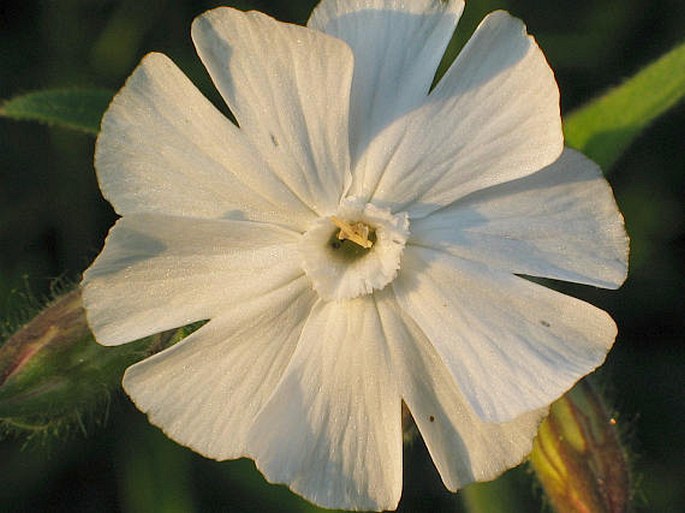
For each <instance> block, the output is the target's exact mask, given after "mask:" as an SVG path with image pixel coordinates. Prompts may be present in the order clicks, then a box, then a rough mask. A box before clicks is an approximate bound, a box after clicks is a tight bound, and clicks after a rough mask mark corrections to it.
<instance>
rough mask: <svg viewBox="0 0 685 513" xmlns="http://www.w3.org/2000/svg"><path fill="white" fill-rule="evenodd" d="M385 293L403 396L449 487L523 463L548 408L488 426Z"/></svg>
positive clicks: (383, 306)
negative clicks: (469, 404)
mask: <svg viewBox="0 0 685 513" xmlns="http://www.w3.org/2000/svg"><path fill="white" fill-rule="evenodd" d="M386 291H388V289H386ZM386 291H384V292H382V293H380V294H377V295H376V297H377V298H379V297H380V296H381V295H384V296H386V297H385V298H383V299H382V300H379V301H378V309H379V312H380V316H381V320H382V322H383V329H384V331H385V332H386V335H387V339H388V341H389V344H390V346H391V348H392V353H393V361H394V368H395V370H396V375H397V376H398V379H399V380H400V387H401V388H400V392H401V394H402V398H403V399H404V401H405V403H406V404H407V406H408V408H409V410H410V411H411V413H412V416H413V418H414V421H415V422H416V425H417V426H418V428H419V431H420V432H421V436H422V437H423V439H424V441H425V443H426V446H427V447H428V451H429V452H430V454H431V457H432V458H433V461H434V462H435V466H436V467H437V469H438V471H439V472H440V475H441V477H442V480H443V482H444V483H445V486H447V488H449V489H450V490H452V491H457V489H459V488H461V487H463V486H465V485H467V484H469V483H471V482H473V481H487V480H490V479H494V478H495V477H497V476H498V475H499V474H501V473H502V472H504V471H505V470H507V469H509V468H511V467H513V466H515V465H517V464H519V463H520V462H521V461H523V459H524V458H525V457H526V455H528V454H529V453H530V451H531V448H532V444H533V438H534V437H535V433H536V432H537V428H538V424H539V422H540V420H541V419H542V417H543V416H544V415H545V414H546V413H547V408H543V409H541V410H534V411H532V412H528V413H525V414H524V415H522V416H520V417H517V418H516V419H514V420H512V421H509V422H504V423H487V422H483V421H482V420H481V419H480V418H478V416H477V415H476V414H475V413H474V412H473V410H472V409H471V408H470V407H469V406H468V403H467V401H466V400H465V399H464V396H463V394H462V393H461V392H460V391H459V388H458V387H457V384H456V383H455V381H454V378H453V377H452V376H451V375H450V373H449V371H448V370H447V367H445V364H444V363H443V362H442V360H441V359H440V357H439V355H438V353H437V352H436V350H435V348H434V347H433V345H432V344H431V343H430V342H429V340H428V339H427V338H426V336H425V335H424V334H423V333H422V332H421V330H420V329H419V328H418V327H417V326H416V324H415V323H414V322H413V321H412V320H411V319H410V318H408V317H407V315H406V314H404V313H403V312H401V310H400V309H399V308H398V307H397V306H396V304H395V299H394V296H393V294H392V293H387V292H386ZM388 292H389V291H388Z"/></svg>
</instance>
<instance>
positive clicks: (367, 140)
mask: <svg viewBox="0 0 685 513" xmlns="http://www.w3.org/2000/svg"><path fill="white" fill-rule="evenodd" d="M463 7H464V2H463V1H458V0H455V1H438V0H414V1H412V2H409V1H406V0H351V1H350V0H324V1H323V2H322V3H321V4H320V5H319V6H318V7H317V8H316V9H315V11H314V13H313V14H312V16H311V18H310V20H309V23H308V27H306V28H305V27H299V26H294V25H288V24H284V23H279V22H277V21H275V20H273V19H271V18H269V17H268V16H265V15H263V14H260V13H257V12H249V13H243V12H240V11H237V10H234V9H229V8H219V9H216V10H213V11H209V12H207V13H205V14H204V15H202V16H200V17H199V18H197V19H196V20H195V22H194V23H193V28H192V36H193V41H194V42H195V46H196V48H197V52H198V54H199V55H200V58H201V59H202V61H203V63H204V65H205V66H206V68H207V70H208V71H209V75H210V76H211V78H212V80H213V82H214V84H215V85H216V87H217V88H218V90H219V92H220V93H221V95H222V97H223V99H224V100H225V101H226V103H227V105H228V106H229V108H230V109H231V111H232V113H233V114H234V115H235V118H236V120H237V122H238V124H239V127H238V126H236V125H235V124H233V123H231V121H229V120H228V118H227V117H226V116H224V115H223V114H222V113H221V112H220V111H219V110H218V109H217V108H215V107H214V106H213V105H212V104H211V103H210V102H209V101H207V100H206V99H205V98H204V97H203V96H202V94H201V93H200V92H198V90H197V89H196V88H195V87H194V86H193V85H192V84H191V83H190V82H189V80H188V79H187V78H186V77H185V76H184V75H183V73H182V72H181V71H179V69H178V68H177V67H176V66H175V65H174V64H173V63H172V62H171V61H170V60H169V59H168V58H167V57H165V56H163V55H160V54H150V55H148V56H147V57H145V59H144V60H143V62H142V63H141V64H140V66H139V67H138V68H137V69H136V70H135V72H134V73H133V75H132V76H131V77H130V78H129V80H128V81H127V83H126V85H125V86H124V88H123V89H122V90H121V91H120V92H119V94H118V95H117V96H116V98H115V99H114V101H113V102H112V105H111V106H110V108H109V110H108V112H107V114H106V115H105V117H104V120H103V123H102V131H101V134H100V137H99V139H98V142H97V148H96V155H95V165H96V168H97V173H98V179H99V181H100V186H101V188H102V191H103V194H104V195H105V197H106V198H107V199H108V200H109V201H110V202H111V203H112V205H113V206H114V208H115V209H116V211H117V212H118V213H119V214H120V215H121V216H122V217H121V219H120V220H119V221H118V222H117V224H116V226H115V227H114V228H113V229H112V231H111V233H110V234H109V236H108V238H107V242H106V245H105V248H104V250H103V251H102V253H101V254H100V256H99V257H98V258H97V260H96V261H95V263H94V264H93V265H92V267H91V268H90V269H89V270H88V271H87V272H86V274H85V278H84V282H83V287H84V291H83V292H84V300H85V304H86V308H87V311H88V318H89V321H90V324H91V327H92V329H93V331H94V333H95V335H96V336H97V339H98V341H99V342H100V343H102V344H105V345H117V344H122V343H125V342H128V341H131V340H134V339H138V338H140V337H144V336H146V335H150V334H153V333H157V332H160V331H163V330H168V329H171V328H175V327H178V326H181V325H185V324H188V323H192V322H194V321H198V320H203V319H209V322H208V323H207V324H206V325H204V326H203V327H202V328H201V329H200V330H198V331H197V332H195V333H194V334H192V335H191V336H189V337H188V338H187V339H185V340H184V341H182V342H180V343H179V344H177V345H175V346H173V347H171V348H170V349H167V350H165V351H163V352H162V353H159V354H157V355H155V356H153V357H151V358H148V359H147V360H144V361H143V362H141V363H138V364H136V365H134V366H132V367H131V368H129V369H128V371H127V372H126V375H125V377H124V387H125V389H126V391H127V392H128V394H129V395H130V396H131V397H132V398H133V400H134V401H135V403H136V404H137V406H138V407H139V408H140V409H141V410H143V411H144V412H146V413H147V414H148V416H149V418H150V420H151V422H152V423H154V424H156V425H157V426H159V427H161V428H162V429H163V430H164V432H165V433H166V434H167V435H168V436H170V437H171V438H173V439H174V440H176V441H178V442H179V443H181V444H184V445H187V446H189V447H191V448H193V449H194V450H196V451H198V452H199V453H201V454H203V455H205V456H208V457H211V458H216V459H219V460H223V459H230V458H238V457H242V456H248V457H250V458H253V459H254V460H255V461H256V464H257V466H258V468H259V469H260V470H261V471H262V472H263V473H264V475H265V476H266V477H267V479H269V480H270V481H272V482H279V483H285V484H287V485H288V486H289V487H290V488H291V489H292V490H294V491H295V492H297V493H299V494H301V495H303V496H304V497H306V498H307V499H309V500H311V501H313V502H315V503H317V504H320V505H323V506H327V507H343V508H349V509H376V510H379V509H393V508H395V507H396V505H397V503H398V500H399V498H400V495H401V486H402V427H401V420H400V417H401V404H402V401H404V402H405V403H406V405H407V406H408V408H409V410H410V411H411V413H412V415H413V417H414V420H415V421H416V424H417V426H418V428H419V431H420V433H421V435H422V436H423V439H424V440H425V442H426V445H427V447H428V450H429V451H430V454H431V456H432V458H433V461H434V462H435V465H436V466H437V468H438V470H439V472H440V475H441V476H442V479H443V481H444V483H445V485H446V486H447V487H448V488H449V489H450V490H456V489H457V488H459V487H461V486H463V485H465V484H467V483H469V482H471V481H474V480H486V479H491V478H494V477H495V476H497V475H498V474H499V473H501V472H502V471H503V470H505V469H506V468H509V467H511V466H514V465H516V464H517V463H519V462H520V461H521V460H522V459H523V458H524V456H525V455H526V454H527V453H528V451H529V450H530V447H531V441H532V438H533V436H534V434H535V431H536V427H537V423H538V421H539V419H540V417H541V416H542V415H543V414H544V412H545V407H546V406H547V405H549V404H550V402H552V401H553V400H555V399H556V398H557V397H559V396H560V395H561V394H562V393H563V392H564V391H566V390H567V389H568V388H570V387H571V386H572V385H573V384H574V383H575V382H576V381H577V380H578V379H579V378H580V377H581V376H583V375H585V374H586V373H588V372H590V371H591V370H593V369H594V368H595V367H596V366H597V365H599V364H601V362H602V361H603V360H604V358H605V355H606V353H607V351H608V349H609V348H610V346H611V345H612V343H613V341H614V338H615V335H616V328H615V325H614V323H613V321H612V320H611V318H610V317H609V316H608V315H607V314H606V313H605V312H603V311H601V310H598V309H597V308H595V307H593V306H591V305H588V304H586V303H584V302H582V301H579V300H577V299H574V298H571V297H568V296H565V295H562V294H560V293H558V292H555V291H552V290H550V289H547V288H545V287H543V286H541V285H538V284H535V283H533V282H531V281H530V280H527V279H524V278H522V277H520V275H527V276H536V277H546V278H552V279H557V280H566V281H572V282H577V283H583V284H589V285H594V286H599V287H607V288H616V287H618V286H619V285H620V284H621V283H622V282H623V280H624V278H625V274H626V260H627V238H626V235H625V232H624V229H623V223H622V219H621V216H620V214H619V212H618V210H617V208H616V205H615V202H614V199H613V196H612V193H611V191H610V189H609V186H608V185H607V183H606V182H605V180H604V179H603V178H602V176H601V173H600V170H599V169H598V168H597V166H596V165H594V164H593V163H592V162H591V161H589V160H588V159H586V158H585V157H583V156H582V155H580V154H578V153H576V152H574V151H572V150H564V149H563V137H562V131H561V119H560V114H559V98H558V91H557V86H556V83H555V80H554V76H553V74H552V71H551V70H550V68H549V66H548V65H547V63H546V61H545V58H544V56H543V55H542V53H541V51H540V49H539V48H538V47H537V45H536V44H535V41H534V40H533V39H532V38H531V37H530V36H528V35H527V34H526V31H525V27H524V26H523V24H522V23H521V22H520V21H518V20H516V19H515V18H512V17H511V16H509V15H508V14H506V13H504V12H495V13H493V14H490V15H489V16H487V17H486V18H485V20H484V21H483V22H482V23H481V24H480V26H479V27H478V29H477V30H476V32H475V34H474V36H473V37H472V38H471V40H470V41H469V42H468V44H467V45H466V47H465V48H464V49H463V51H462V52H461V53H460V55H459V56H458V58H457V59H456V61H455V62H454V63H453V64H452V66H451V67H450V69H449V71H447V73H446V74H445V76H444V77H443V78H442V79H441V80H440V82H439V83H438V84H437V85H436V86H435V88H434V89H432V90H431V83H432V81H433V78H434V74H435V70H436V68H437V66H438V63H439V61H440V59H441V57H442V55H443V52H444V50H445V47H446V45H447V43H448V41H449V39H450V36H451V34H452V32H453V30H454V27H455V25H456V22H457V19H458V18H459V16H460V14H461V11H462V9H463Z"/></svg>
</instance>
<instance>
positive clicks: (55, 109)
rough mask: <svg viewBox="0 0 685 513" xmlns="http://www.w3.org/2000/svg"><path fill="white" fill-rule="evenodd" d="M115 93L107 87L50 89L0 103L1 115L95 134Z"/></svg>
mask: <svg viewBox="0 0 685 513" xmlns="http://www.w3.org/2000/svg"><path fill="white" fill-rule="evenodd" d="M112 96H113V93H112V92H111V91H107V90H104V89H48V90H45V91H34V92H31V93H27V94H24V95H21V96H15V97H14V98H12V99H10V100H6V101H5V102H3V104H2V105H0V116H2V117H6V118H11V119H17V120H24V121H37V122H39V123H44V124H47V125H55V126H61V127H65V128H71V129H73V130H79V131H82V132H86V133H88V134H92V135H96V134H97V133H98V131H99V130H100V119H101V118H102V114H104V112H105V110H106V109H107V106H108V105H109V102H110V101H111V100H112Z"/></svg>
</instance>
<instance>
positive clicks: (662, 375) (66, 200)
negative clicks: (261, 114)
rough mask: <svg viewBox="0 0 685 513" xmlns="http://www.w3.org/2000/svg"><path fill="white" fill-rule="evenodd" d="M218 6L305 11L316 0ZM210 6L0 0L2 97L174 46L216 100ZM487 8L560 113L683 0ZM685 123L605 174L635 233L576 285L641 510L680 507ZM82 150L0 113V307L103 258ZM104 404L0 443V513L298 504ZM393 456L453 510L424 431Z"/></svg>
mask: <svg viewBox="0 0 685 513" xmlns="http://www.w3.org/2000/svg"><path fill="white" fill-rule="evenodd" d="M227 3H228V4H229V5H233V6H236V7H239V8H241V9H248V8H256V9H259V10H262V11H265V12H267V13H269V14H271V15H274V16H276V17H277V18H279V19H281V20H285V21H294V22H297V23H303V22H304V21H305V20H306V18H307V16H308V14H309V12H310V11H311V8H312V6H313V5H314V3H315V2H312V1H310V0H307V1H293V0H281V1H275V0H274V1H267V0H262V1H254V2H248V1H245V2H227ZM216 5H220V4H219V3H218V2H210V1H191V0H183V1H170V0H123V1H119V2H115V1H107V0H53V1H48V0H45V1H39V0H32V1H29V0H2V2H1V3H0V99H2V98H8V97H11V96H13V95H17V94H21V93H23V92H27V91H31V90H35V89H41V88H49V87H58V86H85V87H90V86H97V87H105V88H110V89H112V90H116V89H118V88H119V87H120V86H121V84H122V83H123V81H124V80H125V78H126V76H127V75H128V74H129V73H130V72H131V70H132V69H133V68H134V67H135V65H136V64H137V62H138V61H139V59H140V58H141V57H142V56H143V55H144V54H145V53H147V52H149V51H152V50H155V51H161V52H164V53H166V54H168V55H169V56H171V57H172V58H173V59H174V60H175V61H176V62H177V63H178V64H179V66H180V67H181V68H182V69H184V70H185V71H186V72H187V73H188V74H189V75H191V77H193V79H194V81H195V82H196V83H197V84H198V85H199V86H200V87H201V88H203V90H204V91H205V92H207V94H209V95H210V96H212V95H213V96H212V98H213V99H216V93H213V92H211V88H210V86H209V82H208V79H207V77H206V74H205V73H204V71H203V70H202V68H201V65H200V64H199V61H198V60H197V59H196V57H195V54H194V51H193V49H192V44H191V41H190V36H189V31H190V22H191V20H192V19H193V17H194V16H196V15H197V14H199V13H201V12H202V11H204V10H206V9H208V8H211V7H214V6H216ZM497 8H504V9H507V10H509V11H510V12H512V13H513V14H515V15H516V16H519V17H520V18H522V19H523V20H524V21H525V22H526V24H527V25H528V29H529V31H530V32H531V33H532V34H534V35H535V36H536V38H537V40H538V41H539V43H540V45H541V46H542V48H543V50H544V51H545V53H546V56H547V58H548V60H549V61H550V63H551V65H552V67H553V68H554V70H555V72H556V75H557V79H558V82H559V85H560V89H561V97H562V108H563V111H564V112H570V111H572V110H573V109H574V108H576V107H578V106H579V105H581V104H582V103H583V102H584V101H587V100H588V99H590V98H592V97H593V96H595V95H597V94H599V93H601V92H602V91H604V90H605V89H607V88H609V87H610V86H612V85H615V84H618V83H620V82H621V81H622V80H624V79H625V78H628V77H630V76H631V75H632V74H633V73H635V72H636V71H638V70H639V69H640V68H641V67H642V66H644V65H645V64H647V63H648V62H650V61H651V60H653V59H655V58H657V57H658V56H659V55H661V54H662V53H664V52H666V51H667V50H669V49H670V48H672V47H673V46H674V45H676V44H677V43H679V42H682V40H683V38H684V36H685V2H683V1H682V0H651V1H649V2H647V1H645V0H593V1H590V0H555V1H554V2H542V1H534V0H528V1H526V0H510V1H494V0H492V1H486V0H482V1H480V0H470V2H469V5H468V6H467V8H466V14H465V16H464V18H463V22H462V25H461V26H460V27H461V29H462V32H461V33H460V34H461V35H460V36H459V37H458V38H459V40H463V39H464V37H465V34H468V33H469V32H470V31H472V30H473V28H474V27H475V25H476V24H477V22H478V21H479V20H480V19H481V18H482V16H483V15H484V14H485V13H486V12H488V11H491V10H494V9H497ZM684 127H685V108H684V107H683V105H682V104H681V105H680V106H679V107H677V108H676V109H674V110H673V111H671V112H670V113H668V114H667V115H666V116H664V117H663V118H661V119H659V120H658V121H657V122H656V123H654V125H653V126H652V127H651V128H650V129H649V130H647V131H646V132H645V133H644V134H643V135H642V136H640V137H639V138H638V140H637V141H636V142H635V143H634V144H633V146H632V147H631V148H630V150H629V151H628V152H627V153H626V154H625V155H624V156H623V157H622V158H621V159H620V161H619V162H618V163H617V164H616V165H615V166H614V167H613V168H612V169H608V170H606V172H607V176H608V179H609V181H610V182H611V183H612V185H613V187H614V190H615V193H616V197H617V200H618V203H619V205H620V207H621V209H622V211H623V213H624V215H625V218H626V224H627V227H628V232H629V234H630V236H631V240H632V242H631V272H630V276H629V278H628V281H627V282H626V284H625V285H624V286H623V288H621V289H620V290H619V291H618V292H607V291H600V290H594V289H588V288H578V291H577V293H578V295H579V296H580V297H583V298H585V299H588V300H590V301H591V302H593V303H595V304H597V305H598V306H600V307H602V308H605V309H607V310H608V311H609V312H611V313H612V315H613V316H614V318H615V319H616V321H617V323H618V326H619V337H618V340H617V343H616V346H615V348H614V350H612V352H611V353H610V355H609V359H608V362H607V364H606V365H605V367H604V368H603V369H602V371H601V375H600V379H601V381H602V382H603V383H604V385H605V386H606V388H607V389H608V390H609V395H610V398H611V402H612V404H613V406H614V408H615V409H616V411H617V412H618V417H617V418H618V420H619V425H620V426H621V430H622V432H623V434H624V438H625V441H626V442H627V443H628V445H629V453H630V455H631V463H632V465H633V468H634V473H635V483H634V492H635V494H636V500H635V504H636V510H637V511H643V512H673V513H678V512H682V511H685V485H684V483H685V427H684V426H685V400H684V399H685V397H684V396H685V349H684V346H683V333H684V328H685V315H684V314H685V308H684V299H683V291H684V287H683V282H684V277H685V273H684V270H685V267H684V266H683V261H684V260H685V239H684V237H683V234H684V232H685V224H684V222H683V220H684V216H683V205H684V204H685V202H683V199H684V195H685V193H684V191H685V184H684V176H685V163H684V162H685V160H684V159H683V157H682V155H683V151H684V150H685V144H683V142H684V138H683V132H684V130H683V128H684ZM92 155H93V138H91V137H89V136H86V135H81V134H77V133H74V132H71V131H67V130H63V129H57V128H47V127H44V126H39V125H35V124H31V123H19V122H13V121H9V120H5V119H0V318H12V317H16V316H17V315H18V313H17V312H18V310H21V306H17V305H21V304H22V301H24V299H23V298H24V296H25V295H27V293H28V291H31V292H32V293H33V294H34V295H36V296H37V297H43V296H45V295H47V294H48V292H49V289H50V285H51V283H52V282H53V281H54V279H56V278H60V279H67V280H72V281H77V280H78V276H79V274H80V273H81V272H82V271H83V269H85V268H86V267H87V266H88V264H89V262H90V261H91V260H92V259H93V258H94V257H95V255H96V254H97V253H98V251H99V249H100V247H101V245H102V241H103V239H104V236H105V234H106V232H107V229H108V227H109V226H110V225H111V224H112V223H113V221H114V219H115V216H114V214H113V212H112V210H111V209H110V207H109V205H108V204H107V203H106V202H105V201H104V200H103V199H102V198H101V196H100V194H99V191H98V188H97V184H96V181H95V177H94V172H93V169H92ZM574 292H575V291H574ZM109 412H110V413H109V416H108V419H107V420H106V422H103V423H102V424H103V425H102V426H98V425H89V426H88V428H87V430H86V434H84V433H81V432H78V431H76V432H72V433H70V434H65V435H64V436H63V437H62V438H60V439H59V440H58V441H56V442H54V441H53V442H49V443H47V444H45V445H43V444H38V445H36V444H29V446H28V447H26V448H25V449H23V450H22V448H21V447H22V441H21V440H20V439H14V438H10V439H8V440H6V441H4V442H2V443H0V512H5V511H6V512H24V511H26V512H29V511H31V512H33V511H55V512H57V511H98V512H115V511H124V512H138V511H141V512H143V511H164V512H172V511H178V512H186V511H202V512H205V511H264V510H266V511H270V510H274V511H276V510H281V509H288V510H293V511H306V510H307V508H308V506H307V505H306V504H305V503H304V502H301V501H297V500H294V499H293V498H292V497H291V495H290V493H289V492H287V491H285V490H284V489H282V488H277V487H270V486H266V485H264V484H263V481H262V479H261V478H260V477H259V475H258V474H257V473H256V472H255V471H254V470H253V466H252V464H251V463H249V462H247V461H239V462H230V463H222V464H219V463H216V462H209V461H206V460H204V459H202V458H201V457H199V456H196V455H194V454H192V453H190V452H189V451H186V450H185V449H183V448H180V447H178V446H176V445H174V444H173V443H171V442H169V441H167V440H166V439H165V438H164V437H163V436H161V435H159V434H158V432H157V431H156V430H155V429H153V428H150V427H148V426H147V424H146V422H145V420H144V418H143V416H142V415H140V414H138V413H137V412H136V411H134V409H133V408H132V407H131V406H130V405H129V404H128V402H127V401H126V400H125V399H124V398H121V397H115V398H113V401H112V404H111V405H110V408H109ZM405 467H408V469H407V472H409V473H410V474H411V475H409V476H408V478H407V484H406V485H405V501H404V502H403V505H402V507H403V508H404V510H405V511H409V510H417V509H418V508H419V506H420V505H423V506H424V507H426V508H428V507H429V505H430V507H433V508H434V509H433V510H438V509H443V510H445V511H459V510H460V508H461V506H460V504H459V500H458V499H455V498H454V497H452V496H449V495H443V494H442V492H441V488H440V485H439V483H436V478H435V475H434V471H433V470H432V469H431V466H430V465H428V464H427V463H426V461H425V455H424V454H423V452H422V450H421V447H420V444H419V445H415V446H413V447H412V448H410V449H409V450H408V452H407V461H406V463H405ZM509 479H510V480H512V481H513V482H516V483H519V482H520V488H521V489H522V492H521V495H522V497H521V498H519V500H520V501H521V502H512V506H511V511H512V512H516V511H524V512H528V511H539V510H541V508H542V506H541V505H540V498H539V492H536V491H535V489H534V486H533V485H532V484H531V482H530V479H529V478H528V476H527V474H526V473H525V472H523V471H517V472H515V473H513V474H511V475H510V476H509ZM431 501H432V502H431ZM141 505H143V506H141ZM145 505H147V506H145ZM428 510H429V509H426V511H428Z"/></svg>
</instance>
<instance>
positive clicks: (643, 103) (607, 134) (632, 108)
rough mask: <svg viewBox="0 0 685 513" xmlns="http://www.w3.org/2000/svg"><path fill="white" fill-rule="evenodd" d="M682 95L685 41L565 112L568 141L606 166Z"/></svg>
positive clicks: (684, 81)
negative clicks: (613, 85)
mask: <svg viewBox="0 0 685 513" xmlns="http://www.w3.org/2000/svg"><path fill="white" fill-rule="evenodd" d="M683 96H685V43H682V44H680V45H679V46H676V47H675V48H674V49H673V50H671V51H670V52H668V53H666V54H665V55H663V56H662V57H661V58H659V59H657V60H656V61H654V62H653V63H652V64H650V65H648V66H647V67H645V68H643V69H642V70H641V71H639V72H638V73H637V74H636V75H635V76H633V77H632V78H630V79H629V80H628V81H626V82H625V83H623V84H621V85H620V86H617V87H616V88H614V89H612V90H610V91H609V92H607V93H606V94H604V95H603V96H600V97H599V98H597V99H595V100H593V101H591V102H590V103H589V104H587V105H585V106H584V107H582V108H580V109H579V110H576V111H574V112H572V113H571V114H570V115H569V116H567V117H566V120H565V123H564V132H565V135H566V144H568V145H569V146H571V147H573V148H576V149H579V150H580V151H582V152H583V153H585V154H586V155H587V156H589V157H590V158H592V159H593V160H595V161H596V162H597V163H598V164H599V165H600V166H602V167H603V168H604V169H608V168H609V167H611V166H612V164H614V163H615V162H616V160H617V159H618V158H619V157H620V156H621V154H622V153H623V152H624V151H625V150H626V148H627V147H628V146H629V145H630V143H631V142H632V141H633V140H634V139H635V138H636V137H637V136H638V135H639V134H640V132H642V131H643V130H644V129H645V128H647V127H648V126H649V124H650V123H651V122H652V121H654V120H655V119H656V118H658V117H659V116H660V115H662V114H663V113H665V112H667V111H668V110H669V109H670V108H672V107H673V106H674V105H676V104H677V103H678V102H679V101H680V100H681V99H682V98H683Z"/></svg>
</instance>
